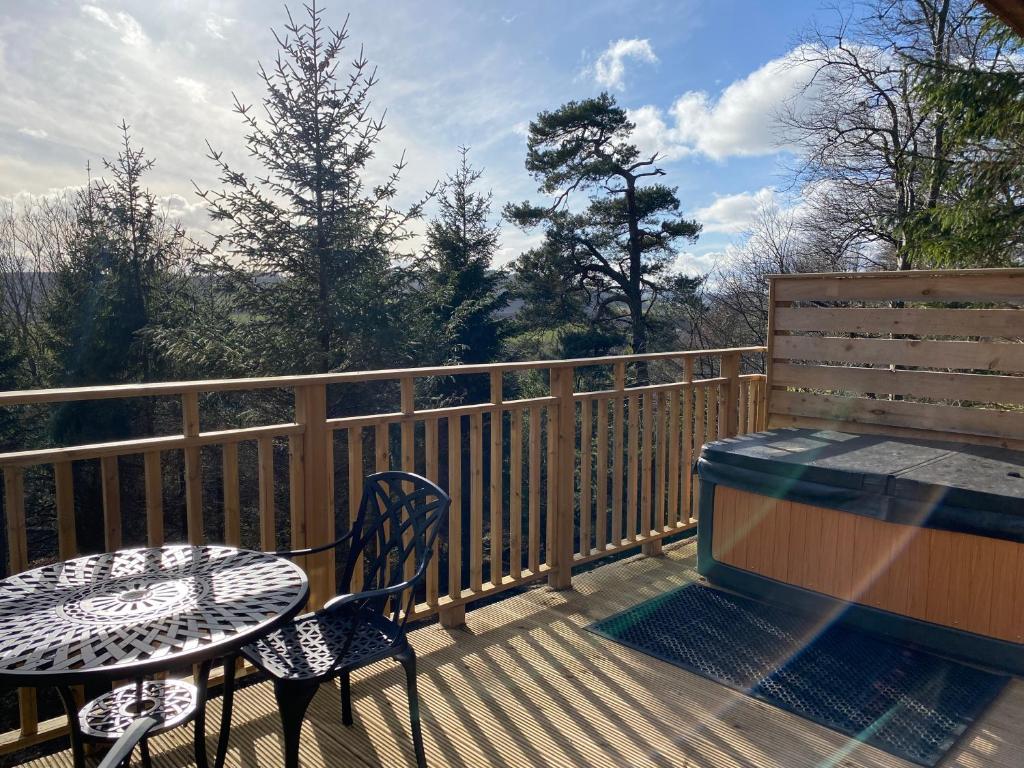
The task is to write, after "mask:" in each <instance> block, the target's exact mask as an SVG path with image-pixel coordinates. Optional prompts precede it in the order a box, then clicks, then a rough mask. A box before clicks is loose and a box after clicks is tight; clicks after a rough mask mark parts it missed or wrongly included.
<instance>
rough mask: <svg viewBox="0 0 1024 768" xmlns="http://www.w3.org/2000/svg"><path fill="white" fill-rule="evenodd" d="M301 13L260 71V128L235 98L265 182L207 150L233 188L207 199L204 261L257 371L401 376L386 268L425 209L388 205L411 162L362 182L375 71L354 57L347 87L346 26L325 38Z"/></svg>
mask: <svg viewBox="0 0 1024 768" xmlns="http://www.w3.org/2000/svg"><path fill="white" fill-rule="evenodd" d="M306 12H307V18H306V19H305V20H304V23H299V22H298V21H296V20H295V19H293V18H292V16H291V13H290V12H289V14H288V23H287V24H286V25H285V30H286V34H285V35H284V36H283V37H282V36H280V35H277V42H278V45H279V49H280V50H279V52H278V55H277V59H276V61H275V63H274V66H273V68H272V69H271V70H269V71H268V70H267V69H265V68H264V67H262V66H261V67H260V70H259V73H260V77H261V79H262V81H263V85H264V86H265V88H266V96H265V97H264V98H263V102H262V116H258V115H257V113H256V111H255V110H253V109H252V108H251V107H250V106H246V105H243V104H241V103H240V102H238V101H237V99H236V103H235V110H236V112H237V113H238V114H239V115H240V116H241V117H242V119H243V121H244V123H245V126H246V129H247V131H248V132H247V134H246V138H245V141H246V149H247V151H248V155H249V156H250V158H252V159H254V160H255V161H256V162H257V163H259V164H260V166H261V167H262V171H261V175H255V176H249V175H247V174H246V173H244V172H242V171H239V170H236V169H235V168H234V167H233V166H231V165H230V164H229V163H228V161H227V160H226V159H224V155H223V154H222V153H221V152H219V151H215V150H213V149H212V148H210V157H211V159H212V160H213V161H214V162H215V163H216V165H217V167H218V168H219V170H220V178H221V182H222V183H223V184H224V187H225V188H224V189H223V190H222V191H200V195H201V196H202V197H203V199H204V200H205V201H206V202H207V203H208V204H209V207H210V212H211V216H212V219H213V221H214V223H215V226H216V227H217V228H220V229H226V232H225V233H224V234H222V235H220V236H219V237H217V239H216V241H215V243H214V245H213V247H212V249H211V252H210V256H211V260H212V265H213V274H214V275H215V276H216V277H217V278H218V279H219V280H220V281H221V282H222V287H223V289H225V290H227V291H229V292H230V293H231V295H232V296H233V303H234V308H235V311H236V317H237V318H238V319H239V320H240V321H241V322H243V323H244V324H245V325H246V326H247V331H246V332H245V333H244V334H242V338H244V339H245V340H246V341H247V343H248V344H250V345H251V347H250V349H249V350H248V353H249V355H250V357H251V360H252V363H251V367H252V368H253V369H256V370H260V371H262V372H271V373H283V372H295V373H299V372H301V373H308V372H323V371H331V370H338V369H341V368H353V367H366V366H372V365H374V364H379V363H381V362H387V363H388V364H396V363H397V362H398V361H397V360H396V359H395V358H396V357H398V356H399V355H400V354H401V353H402V352H403V345H404V344H405V340H404V338H403V337H402V335H401V333H400V331H399V330H398V329H399V328H400V326H399V323H398V322H397V318H396V314H397V312H398V310H399V308H400V306H401V304H400V300H401V295H402V294H401V291H400V290H399V289H400V285H399V284H398V283H397V280H398V273H397V272H396V271H395V270H392V269H391V266H392V259H393V258H394V257H395V255H396V249H397V248H399V246H400V245H401V243H402V242H403V241H405V240H406V238H407V237H408V236H409V233H408V231H407V228H406V227H407V224H408V223H409V221H410V220H411V219H413V218H415V217H417V216H419V214H420V211H421V204H417V205H414V206H412V208H411V209H409V210H407V211H404V212H402V211H399V210H397V209H396V208H395V207H394V204H393V203H394V198H395V196H396V194H397V191H398V181H399V176H400V174H401V171H402V169H403V167H404V158H403V159H401V160H399V162H398V163H397V164H395V165H394V166H393V168H392V171H391V174H390V175H389V176H388V177H387V178H386V179H385V180H384V181H382V182H381V183H379V184H377V185H373V186H370V185H368V184H366V182H365V181H364V179H363V176H364V174H365V172H366V169H367V164H368V163H369V162H370V161H371V160H372V159H373V157H374V153H375V151H376V147H377V144H378V143H379V142H380V137H381V133H382V131H383V130H384V121H383V118H375V117H373V116H371V114H370V109H371V106H372V105H371V102H370V92H371V90H372V89H373V87H374V85H375V84H376V82H377V79H376V74H375V71H374V70H373V69H371V68H370V65H369V62H368V60H367V59H366V57H365V56H364V55H363V53H362V51H360V53H359V55H358V56H357V57H356V59H355V61H353V63H352V65H351V69H350V71H349V73H348V74H347V75H345V76H343V75H342V74H341V73H340V72H339V71H338V67H339V63H340V58H341V56H342V54H343V52H344V50H345V42H346V40H347V38H348V32H347V28H346V26H343V27H342V28H341V30H340V31H334V30H332V29H330V28H328V27H326V26H325V24H324V21H323V13H322V11H321V10H320V9H318V8H317V6H316V4H315V3H314V4H311V5H308V6H306ZM346 24H347V22H346ZM275 34H276V33H275ZM217 341H218V340H217V339H211V343H217Z"/></svg>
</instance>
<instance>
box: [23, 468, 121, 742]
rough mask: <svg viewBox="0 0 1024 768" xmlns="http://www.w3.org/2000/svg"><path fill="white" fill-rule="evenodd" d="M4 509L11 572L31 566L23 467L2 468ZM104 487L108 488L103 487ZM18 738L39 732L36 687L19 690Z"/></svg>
mask: <svg viewBox="0 0 1024 768" xmlns="http://www.w3.org/2000/svg"><path fill="white" fill-rule="evenodd" d="M3 485H4V510H5V513H6V518H7V565H8V573H10V574H13V573H18V572H20V571H23V570H26V569H28V567H29V543H28V529H27V527H26V520H25V471H24V470H23V469H22V468H20V467H4V468H3ZM104 488H105V485H104ZM17 710H18V727H19V735H20V736H22V737H29V736H32V735H34V734H35V733H36V732H37V731H38V730H39V714H38V708H37V695H36V689H35V688H18V689H17Z"/></svg>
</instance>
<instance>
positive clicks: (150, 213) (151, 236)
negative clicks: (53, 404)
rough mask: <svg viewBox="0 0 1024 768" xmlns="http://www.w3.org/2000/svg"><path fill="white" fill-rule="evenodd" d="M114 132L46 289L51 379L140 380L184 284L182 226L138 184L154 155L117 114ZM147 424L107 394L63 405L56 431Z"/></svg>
mask: <svg viewBox="0 0 1024 768" xmlns="http://www.w3.org/2000/svg"><path fill="white" fill-rule="evenodd" d="M121 135H122V148H121V151H120V153H119V154H118V156H117V158H116V159H115V160H112V161H108V160H104V167H105V169H106V170H107V171H108V172H109V173H110V176H111V178H110V179H109V180H103V181H99V182H92V181H91V180H90V182H89V183H88V184H87V186H86V188H85V189H84V190H83V191H82V192H81V194H80V195H79V198H78V200H77V202H76V213H75V224H74V229H73V232H72V234H71V236H70V238H69V243H68V254H67V257H66V260H64V261H63V262H61V263H60V264H59V265H58V268H57V271H56V273H55V274H54V276H53V280H54V286H53V289H52V290H51V292H50V294H49V295H48V297H47V306H46V308H45V309H44V318H45V323H46V326H47V330H48V337H49V346H50V350H51V360H50V361H49V362H50V364H51V365H52V371H51V372H50V376H49V378H50V380H51V381H52V382H53V383H54V384H55V385H56V386H83V385H89V384H116V383H130V382H139V381H147V380H150V379H153V378H158V377H159V376H160V375H161V373H162V370H163V369H162V366H161V358H160V354H159V352H158V350H157V349H156V347H155V346H154V345H153V344H152V343H151V342H150V340H149V338H148V337H147V331H148V330H149V329H150V327H151V325H152V324H153V323H155V322H157V320H158V318H159V317H160V316H161V315H162V314H163V313H165V312H167V311H168V305H169V304H171V303H172V302H173V301H175V299H176V297H177V295H178V294H179V292H180V291H181V290H182V289H183V286H182V283H181V276H180V273H178V272H177V271H176V268H177V267H178V266H179V265H180V264H181V262H182V260H183V254H184V250H185V241H184V234H183V233H182V231H181V230H180V229H179V228H177V227H174V226H170V225H168V224H167V222H166V221H165V220H164V219H163V217H162V216H161V215H160V213H159V211H158V208H157V203H156V199H155V197H154V196H153V194H152V193H151V192H149V190H147V189H146V188H145V187H144V186H143V184H142V179H143V176H144V175H145V174H146V172H147V171H149V170H150V169H151V168H152V167H153V161H152V160H147V159H146V157H145V152H144V150H142V149H137V148H135V147H134V146H133V145H132V143H131V136H130V134H129V130H128V125H127V124H125V123H123V122H122V124H121ZM140 418H141V419H142V421H141V422H140V421H139V419H140ZM151 426H152V425H151V415H150V411H149V410H148V408H143V409H142V410H136V407H133V406H132V405H131V404H130V403H128V402H126V401H122V400H112V401H93V402H90V401H86V402H78V403H69V404H66V405H65V406H63V407H61V408H59V409H58V411H57V414H56V422H55V425H54V429H55V437H56V438H57V439H58V440H61V441H65V440H76V439H85V440H99V439H106V438H111V437H115V436H123V435H126V434H130V433H132V432H140V431H141V432H146V431H148V430H149V429H150V428H151Z"/></svg>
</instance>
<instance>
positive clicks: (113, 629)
mask: <svg viewBox="0 0 1024 768" xmlns="http://www.w3.org/2000/svg"><path fill="white" fill-rule="evenodd" d="M308 593H309V585H308V582H307V579H306V575H305V573H304V572H303V571H302V569H301V568H299V567H298V566H297V565H296V564H294V563H292V562H290V561H288V560H285V559H283V558H280V557H277V556H275V555H272V554H268V553H264V552H251V551H249V550H244V549H234V548H231V547H215V546H209V547H191V546H170V547H158V548H151V549H130V550H121V551H119V552H109V553H104V554H100V555H90V556H88V557H80V558H77V559H75V560H68V561H66V562H63V563H54V564H52V565H45V566H42V567H40V568H35V569H33V570H30V571H25V572H23V573H19V574H15V575H14V576H11V577H9V578H7V579H5V580H3V581H0V681H4V682H9V683H12V684H17V685H32V684H38V685H48V684H56V683H76V682H83V681H84V680H85V679H87V678H102V679H111V678H115V677H116V678H123V677H131V676H142V675H146V674H151V673H152V672H155V671H160V670H164V669H167V668H169V667H172V666H177V665H179V664H181V665H184V664H192V663H196V662H199V661H204V660H206V659H212V658H216V657H218V656H222V655H224V654H225V653H227V652H230V651H232V650H234V649H236V648H238V647H240V646H242V645H244V644H245V643H246V642H249V641H251V640H254V639H256V638H258V637H261V636H262V635H264V634H266V633H268V632H270V631H271V630H272V629H274V628H275V627H276V626H278V625H279V624H281V623H283V622H285V621H287V620H289V619H291V618H292V617H293V616H294V615H295V614H296V613H298V611H299V610H300V609H301V608H302V606H303V604H304V603H305V602H306V597H307V596H308Z"/></svg>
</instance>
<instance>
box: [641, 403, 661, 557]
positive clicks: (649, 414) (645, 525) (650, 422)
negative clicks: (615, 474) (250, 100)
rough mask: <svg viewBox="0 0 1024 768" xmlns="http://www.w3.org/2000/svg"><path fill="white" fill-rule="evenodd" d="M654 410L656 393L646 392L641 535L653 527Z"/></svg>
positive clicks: (642, 443) (643, 418)
mask: <svg viewBox="0 0 1024 768" xmlns="http://www.w3.org/2000/svg"><path fill="white" fill-rule="evenodd" d="M654 411H655V406H654V394H653V393H652V392H645V393H644V396H643V411H642V412H641V415H640V419H641V422H642V425H643V426H642V427H641V430H642V431H641V438H640V521H639V525H640V528H639V532H640V537H645V536H648V535H649V534H650V532H651V527H652V520H651V512H652V509H651V507H652V499H651V497H652V489H651V485H652V480H653V478H652V477H651V475H652V473H653V472H654V463H653V462H654V422H655V419H656V418H657V416H656V415H655V412H654Z"/></svg>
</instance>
